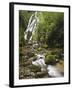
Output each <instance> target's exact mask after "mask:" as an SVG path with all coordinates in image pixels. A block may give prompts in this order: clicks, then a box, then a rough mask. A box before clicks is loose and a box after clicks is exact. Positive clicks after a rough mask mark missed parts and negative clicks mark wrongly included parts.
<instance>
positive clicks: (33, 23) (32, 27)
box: [24, 12, 39, 41]
mask: <svg viewBox="0 0 72 90" xmlns="http://www.w3.org/2000/svg"><path fill="white" fill-rule="evenodd" d="M38 21H39V18H38V16H37V12H35V13H33V14H32V15H31V17H30V19H29V22H28V26H27V29H26V31H25V32H24V38H25V40H27V35H28V32H32V34H33V33H34V32H35V29H36V26H37V23H38ZM31 39H32V35H31V36H30V37H29V41H30V40H31Z"/></svg>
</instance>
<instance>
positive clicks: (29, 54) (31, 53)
mask: <svg viewBox="0 0 72 90" xmlns="http://www.w3.org/2000/svg"><path fill="white" fill-rule="evenodd" d="M27 55H28V56H29V57H33V56H35V54H34V53H33V52H28V53H27Z"/></svg>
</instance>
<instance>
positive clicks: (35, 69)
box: [30, 65, 41, 72]
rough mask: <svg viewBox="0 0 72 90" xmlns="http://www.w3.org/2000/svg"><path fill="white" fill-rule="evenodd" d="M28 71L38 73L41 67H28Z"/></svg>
mask: <svg viewBox="0 0 72 90" xmlns="http://www.w3.org/2000/svg"><path fill="white" fill-rule="evenodd" d="M30 69H31V72H40V71H41V67H39V66H35V65H32V66H31V67H30Z"/></svg>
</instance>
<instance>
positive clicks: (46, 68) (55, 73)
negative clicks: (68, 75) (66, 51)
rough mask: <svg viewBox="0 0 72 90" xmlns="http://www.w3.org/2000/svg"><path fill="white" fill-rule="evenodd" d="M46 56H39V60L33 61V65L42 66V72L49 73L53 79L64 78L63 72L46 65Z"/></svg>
mask: <svg viewBox="0 0 72 90" xmlns="http://www.w3.org/2000/svg"><path fill="white" fill-rule="evenodd" d="M44 59H45V56H44V55H41V54H39V55H37V60H36V61H32V64H33V65H36V66H40V67H41V71H47V73H48V75H49V76H51V77H63V75H62V74H61V72H60V71H59V70H58V69H57V68H56V67H55V66H53V65H46V64H45V60H44Z"/></svg>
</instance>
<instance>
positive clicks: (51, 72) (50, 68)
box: [47, 65, 62, 77]
mask: <svg viewBox="0 0 72 90" xmlns="http://www.w3.org/2000/svg"><path fill="white" fill-rule="evenodd" d="M47 70H48V74H49V75H50V76H52V77H61V76H62V75H61V73H60V72H59V71H58V69H57V68H56V67H55V66H52V65H48V67H47Z"/></svg>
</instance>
